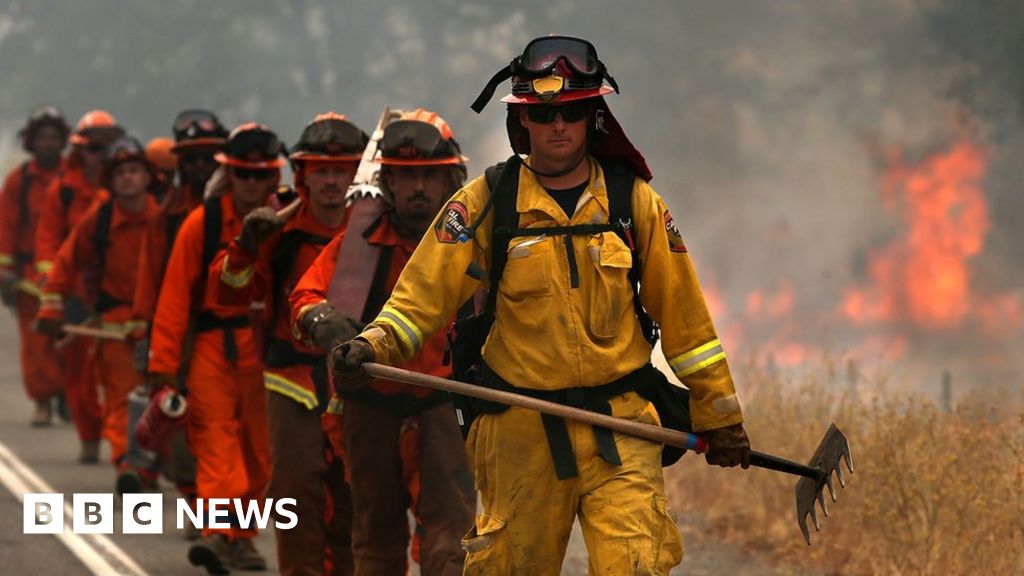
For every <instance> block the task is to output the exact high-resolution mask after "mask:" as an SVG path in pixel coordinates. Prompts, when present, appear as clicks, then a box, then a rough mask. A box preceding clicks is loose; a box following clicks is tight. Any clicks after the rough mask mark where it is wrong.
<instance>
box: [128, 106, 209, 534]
mask: <svg viewBox="0 0 1024 576" xmlns="http://www.w3.org/2000/svg"><path fill="white" fill-rule="evenodd" d="M171 130H172V132H173V133H174V146H173V147H172V148H171V152H172V153H173V154H174V155H175V158H176V160H177V163H178V170H177V178H176V179H175V180H172V181H171V182H169V186H168V188H167V190H166V191H165V194H164V197H163V199H162V200H161V202H160V207H159V210H158V211H157V214H156V215H155V216H154V217H153V218H151V219H150V222H149V225H148V226H147V227H146V235H145V236H144V237H143V239H142V245H141V249H140V250H139V280H138V282H137V284H136V287H135V298H134V300H133V301H132V334H131V336H132V340H133V341H135V363H136V368H137V369H138V370H139V371H140V372H146V371H147V366H148V359H149V327H150V323H151V322H152V320H153V313H154V311H155V310H156V302H157V299H158V297H159V293H160V286H161V284H162V283H163V278H164V269H165V268H166V267H167V261H168V259H169V258H170V255H171V246H173V245H174V239H175V238H176V237H177V235H178V230H179V229H180V228H181V224H182V222H184V221H185V217H186V216H188V214H189V212H191V211H192V210H193V209H194V208H196V207H197V206H199V205H200V204H202V203H203V191H204V190H205V188H206V183H207V181H208V180H209V179H210V177H211V176H212V175H213V172H214V170H216V168H217V161H216V160H214V154H216V153H217V151H219V150H220V148H221V147H222V146H223V145H224V141H225V139H226V138H227V136H228V131H227V129H226V128H224V126H223V125H222V124H221V122H220V120H219V119H218V118H217V116H216V115H215V114H214V113H213V112H210V111H208V110H200V109H187V110H183V111H181V112H179V113H178V115H177V116H176V117H175V119H174V124H173V125H172V127H171ZM188 332H189V331H185V332H180V333H177V334H176V335H177V336H179V337H181V338H183V339H184V338H185V336H186V334H187V333H188ZM168 336H169V335H168ZM175 345H176V346H178V347H180V349H181V350H182V356H183V357H186V358H187V357H189V356H190V354H189V351H188V346H189V345H190V341H189V342H186V341H184V340H183V341H181V342H177V343H176V344H175ZM186 368H187V365H186V366H183V367H179V371H178V374H177V375H176V376H177V383H178V384H179V385H180V384H181V383H182V382H183V380H184V378H185V376H186V374H185V369H186ZM151 380H152V379H151ZM153 384H154V386H152V388H159V386H158V384H159V383H156V382H153ZM152 391H153V392H155V391H156V390H152ZM167 444H168V447H167V448H166V450H165V453H164V454H161V469H162V471H163V473H164V474H165V475H166V476H167V478H168V479H169V480H171V481H172V482H174V484H175V485H176V486H177V488H178V492H180V493H181V495H182V496H183V497H184V498H187V499H189V500H194V499H195V496H196V487H195V483H196V479H195V476H196V470H195V468H196V464H195V459H194V458H193V456H192V453H191V451H190V449H189V447H188V443H187V435H186V433H185V432H184V431H176V432H175V433H174V434H173V436H172V437H171V438H170V441H169V442H168V443H167ZM198 536H199V534H198V532H197V531H196V530H194V529H192V525H191V524H186V528H185V537H186V538H187V539H189V540H194V539H195V538H197V537H198Z"/></svg>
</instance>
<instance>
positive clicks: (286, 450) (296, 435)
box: [209, 112, 369, 575]
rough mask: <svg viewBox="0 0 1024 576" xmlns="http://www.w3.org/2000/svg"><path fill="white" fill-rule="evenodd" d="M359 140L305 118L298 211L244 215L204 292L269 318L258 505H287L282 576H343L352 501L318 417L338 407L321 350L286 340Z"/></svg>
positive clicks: (333, 333) (331, 230) (280, 535)
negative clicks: (267, 460)
mask: <svg viewBox="0 0 1024 576" xmlns="http://www.w3.org/2000/svg"><path fill="white" fill-rule="evenodd" d="M368 141H369V136H367V135H366V133H365V132H363V131H362V130H360V129H359V128H358V127H356V126H355V125H354V124H352V123H351V122H349V121H348V119H347V118H346V117H345V116H344V115H341V114H337V113H334V112H328V113H325V114H320V115H319V116H317V117H316V118H314V119H313V121H312V122H310V123H309V124H308V125H307V126H306V127H305V129H304V130H303V131H302V135H301V136H300V138H299V141H298V143H297V144H296V145H295V147H294V149H293V150H292V153H291V155H290V158H291V161H292V165H293V167H294V168H295V189H296V191H297V192H298V195H299V198H301V199H302V204H301V205H300V206H299V208H298V210H297V211H296V212H294V213H293V214H292V215H291V216H290V217H289V218H288V219H287V220H285V219H284V218H282V217H281V216H278V215H277V213H276V212H275V211H274V210H273V208H270V207H269V206H264V207H261V208H257V209H256V210H253V211H252V212H250V213H249V214H248V215H247V216H246V217H245V219H244V220H243V221H242V234H241V236H239V237H238V238H236V239H235V240H233V241H232V242H231V243H230V244H228V247H227V248H226V249H225V250H223V251H221V252H220V253H219V254H218V256H217V258H216V259H214V261H213V265H212V267H211V269H210V272H209V273H210V275H211V276H214V277H217V278H219V279H220V282H219V283H218V284H211V290H213V295H214V298H215V299H216V300H217V301H218V303H222V304H234V305H236V306H237V305H242V306H244V305H248V304H249V303H251V302H253V301H266V303H267V308H268V311H269V317H270V318H269V320H270V322H271V326H270V329H269V330H270V334H269V341H268V345H267V352H266V356H265V358H264V361H265V363H266V370H265V372H264V375H263V377H264V385H265V386H266V388H267V390H268V391H269V392H270V394H269V395H268V400H267V411H268V413H269V417H270V446H271V480H270V485H269V487H268V489H267V497H268V498H274V499H279V498H295V500H296V503H297V507H296V510H295V511H296V514H297V515H298V525H297V526H296V527H295V528H293V529H291V530H277V531H275V533H274V537H275V539H276V540H277V558H278V568H279V569H280V572H281V574H282V575H299V574H324V573H328V574H338V575H342V574H352V573H353V567H352V540H351V532H352V528H351V526H352V499H351V496H350V495H349V488H348V483H347V482H346V480H345V467H344V463H343V461H342V459H341V448H342V447H341V446H340V445H339V446H332V445H331V442H330V438H329V436H328V435H327V432H328V431H330V430H332V429H337V428H338V427H339V424H338V423H337V417H336V416H333V415H331V414H324V412H325V411H327V410H331V409H333V408H334V407H336V406H338V403H337V402H330V400H331V398H330V395H329V385H328V374H327V369H326V364H325V359H324V356H325V354H326V350H325V348H326V346H325V345H324V343H323V342H322V341H320V340H317V341H314V342H307V341H300V340H298V339H296V337H295V336H294V335H293V333H292V329H291V308H290V306H289V304H288V294H289V293H290V292H291V290H292V288H293V287H294V286H295V284H296V283H297V282H298V280H299V278H301V277H302V275H303V274H304V273H305V272H306V269H308V268H309V266H310V264H312V263H313V261H314V260H315V259H316V257H317V255H318V254H320V252H321V251H322V250H323V249H324V246H325V245H327V243H328V242H330V241H331V239H332V238H334V237H335V236H337V235H338V234H340V233H341V231H342V230H343V225H344V223H345V194H346V192H347V190H348V187H349V185H350V184H351V183H352V179H353V178H354V176H355V174H356V167H357V166H358V165H359V160H360V158H361V156H362V153H363V149H364V148H365V147H366V144H367V142H368ZM325 327H329V328H330V329H331V330H330V333H329V334H328V336H329V338H330V339H329V341H328V342H327V344H330V343H331V342H333V341H334V339H338V338H341V339H348V338H351V337H353V336H355V335H356V333H357V332H358V327H357V326H355V325H352V324H345V323H335V324H330V325H325ZM321 415H324V417H323V418H322V417H321ZM339 444H340V443H339ZM325 562H326V564H325Z"/></svg>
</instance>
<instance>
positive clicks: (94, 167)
mask: <svg viewBox="0 0 1024 576" xmlns="http://www.w3.org/2000/svg"><path fill="white" fill-rule="evenodd" d="M79 150H80V151H81V156H80V157H81V159H82V167H83V168H85V169H86V171H88V172H96V173H98V172H99V171H100V169H102V168H103V157H104V156H105V155H106V152H107V144H106V143H103V142H89V143H88V144H84V145H82V146H80V147H79Z"/></svg>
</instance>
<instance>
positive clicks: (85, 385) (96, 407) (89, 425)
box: [35, 156, 107, 442]
mask: <svg viewBox="0 0 1024 576" xmlns="http://www.w3.org/2000/svg"><path fill="white" fill-rule="evenodd" d="M65 190H66V191H69V192H70V195H68V196H66V197H67V198H68V199H69V200H70V201H69V202H68V203H67V204H65V202H64V200H65V194H66V193H67V192H65ZM106 197H107V191H106V190H103V189H102V188H100V187H99V185H98V184H94V183H91V182H89V181H88V180H87V179H86V177H85V173H84V172H83V171H82V168H81V166H80V165H78V163H77V162H76V161H75V158H74V156H72V157H71V158H70V159H69V160H68V162H67V168H66V170H65V171H64V172H63V174H61V176H60V178H58V179H56V180H54V181H53V182H52V183H51V184H50V187H49V188H47V190H46V197H45V198H44V199H43V209H42V213H41V214H40V216H39V222H38V223H37V225H36V237H35V245H36V254H35V256H36V272H37V273H38V274H39V284H40V288H45V284H46V276H47V275H48V274H49V272H50V269H51V268H52V267H53V260H54V258H55V257H56V255H57V251H58V250H59V249H60V245H61V243H62V242H64V239H65V238H67V237H68V234H70V233H71V229H72V228H74V226H75V223H77V222H78V220H79V219H81V217H82V215H84V214H85V212H86V211H87V210H88V209H89V207H90V206H91V205H92V203H93V202H94V201H97V200H98V199H105V198H106ZM83 288H84V285H83V284H82V283H81V282H79V284H78V285H77V286H76V287H74V289H73V290H72V294H71V295H73V296H74V297H75V298H77V299H78V301H79V302H82V301H83V298H84V297H85V294H84V292H83ZM72 319H73V320H79V319H78V318H72ZM93 348H94V342H92V341H91V340H90V339H88V338H75V339H73V340H72V341H71V343H70V344H68V345H67V346H65V347H64V349H63V357H62V364H63V365H64V366H67V367H68V369H67V370H64V374H63V376H64V394H65V395H66V396H67V402H68V408H69V409H70V410H71V416H72V418H73V419H74V422H75V428H76V430H77V431H78V438H79V439H80V440H81V441H83V442H88V441H95V440H99V439H100V428H101V426H102V416H101V414H100V402H99V397H98V395H97V389H96V384H95V382H93V380H92V370H91V369H90V368H89V366H90V363H91V362H92V360H93Z"/></svg>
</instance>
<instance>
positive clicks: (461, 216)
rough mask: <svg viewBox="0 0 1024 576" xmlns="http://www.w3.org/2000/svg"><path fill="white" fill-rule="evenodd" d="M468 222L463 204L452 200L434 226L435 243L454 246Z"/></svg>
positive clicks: (467, 211)
mask: <svg viewBox="0 0 1024 576" xmlns="http://www.w3.org/2000/svg"><path fill="white" fill-rule="evenodd" d="M468 220H469V210H467V209H466V205H465V204H463V203H462V202H458V201H454V200H453V201H451V202H449V203H448V205H447V206H445V207H444V210H443V211H442V212H441V217H440V218H438V220H437V224H435V225H434V233H435V234H436V235H437V241H438V242H440V243H441V244H455V243H456V242H457V241H458V239H459V236H461V235H462V232H463V231H464V230H465V229H466V225H467V222H468Z"/></svg>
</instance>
